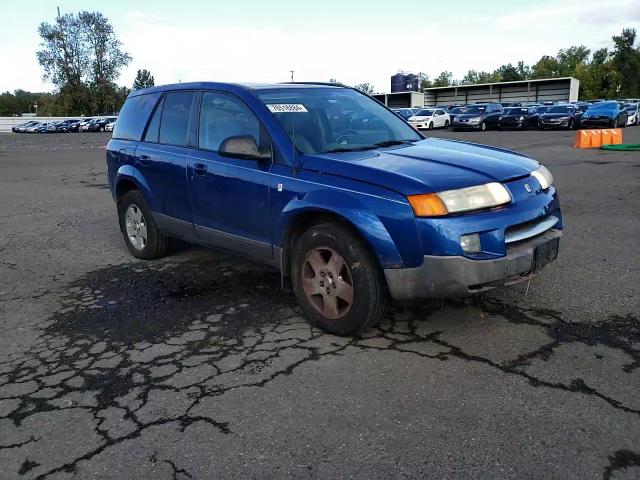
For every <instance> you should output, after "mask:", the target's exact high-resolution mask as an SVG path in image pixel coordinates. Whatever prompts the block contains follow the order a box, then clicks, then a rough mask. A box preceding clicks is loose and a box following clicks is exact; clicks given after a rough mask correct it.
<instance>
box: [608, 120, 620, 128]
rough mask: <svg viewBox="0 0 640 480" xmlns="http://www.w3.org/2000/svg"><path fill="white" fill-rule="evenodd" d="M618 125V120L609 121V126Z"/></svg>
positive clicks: (614, 126)
mask: <svg viewBox="0 0 640 480" xmlns="http://www.w3.org/2000/svg"><path fill="white" fill-rule="evenodd" d="M617 126H618V120H617V119H613V120H611V121H610V122H609V128H616V127H617Z"/></svg>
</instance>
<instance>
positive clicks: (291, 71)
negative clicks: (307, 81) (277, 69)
mask: <svg viewBox="0 0 640 480" xmlns="http://www.w3.org/2000/svg"><path fill="white" fill-rule="evenodd" d="M289 71H290V72H291V83H293V72H294V71H295V70H289Z"/></svg>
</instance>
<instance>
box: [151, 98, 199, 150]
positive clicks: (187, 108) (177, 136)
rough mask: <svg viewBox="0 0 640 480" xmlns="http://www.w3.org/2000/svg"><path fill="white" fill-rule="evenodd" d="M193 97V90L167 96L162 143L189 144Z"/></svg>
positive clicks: (163, 113) (165, 99) (161, 131)
mask: <svg viewBox="0 0 640 480" xmlns="http://www.w3.org/2000/svg"><path fill="white" fill-rule="evenodd" d="M193 98H194V93H193V92H173V93H168V94H167V95H166V96H165V98H164V105H163V107H162V119H161V121H160V136H159V141H160V143H166V144H169V145H179V146H185V145H187V140H188V134H189V117H190V115H191V105H192V104H193Z"/></svg>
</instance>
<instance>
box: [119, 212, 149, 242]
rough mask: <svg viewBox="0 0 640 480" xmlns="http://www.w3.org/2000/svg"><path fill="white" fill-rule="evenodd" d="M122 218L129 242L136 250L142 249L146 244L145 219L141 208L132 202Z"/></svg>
mask: <svg viewBox="0 0 640 480" xmlns="http://www.w3.org/2000/svg"><path fill="white" fill-rule="evenodd" d="M124 219H125V227H126V230H127V237H128V238H129V243H131V246H133V248H135V249H136V250H144V248H145V247H146V246H147V221H146V220H145V218H144V215H143V214H142V210H140V207H138V205H136V204H135V203H132V204H131V205H129V207H128V208H127V212H126V213H125V217H124Z"/></svg>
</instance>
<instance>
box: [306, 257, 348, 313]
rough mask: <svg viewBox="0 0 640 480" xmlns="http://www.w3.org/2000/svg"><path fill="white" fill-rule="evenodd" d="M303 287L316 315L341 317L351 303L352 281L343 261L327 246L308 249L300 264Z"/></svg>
mask: <svg viewBox="0 0 640 480" xmlns="http://www.w3.org/2000/svg"><path fill="white" fill-rule="evenodd" d="M302 288H303V290H304V293H305V295H306V296H307V300H309V303H310V304H311V305H312V306H313V308H315V309H316V310H317V311H318V313H320V314H321V315H323V316H324V317H326V318H328V319H331V320H339V319H340V318H342V317H344V316H345V315H346V314H347V313H349V310H351V305H352V304H353V279H352V277H351V271H350V270H349V267H348V265H347V262H345V260H344V258H342V256H341V255H340V254H339V253H338V252H336V251H335V250H334V249H332V248H330V247H316V248H314V249H312V250H310V251H309V252H308V253H307V255H306V256H305V257H304V262H302Z"/></svg>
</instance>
